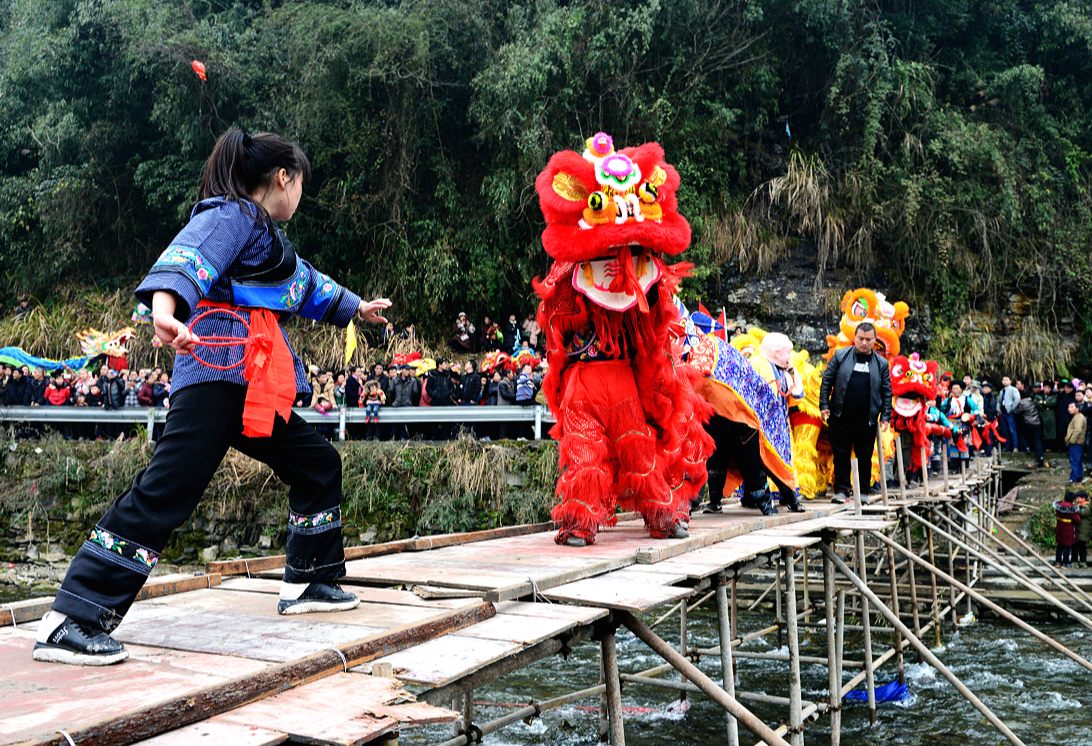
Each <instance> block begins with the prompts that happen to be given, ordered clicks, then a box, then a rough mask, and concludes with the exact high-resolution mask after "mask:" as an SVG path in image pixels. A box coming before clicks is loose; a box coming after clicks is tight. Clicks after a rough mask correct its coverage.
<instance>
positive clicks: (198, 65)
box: [191, 60, 208, 82]
mask: <svg viewBox="0 0 1092 746" xmlns="http://www.w3.org/2000/svg"><path fill="white" fill-rule="evenodd" d="M191 67H192V68H193V71H194V72H195V73H197V77H199V78H201V82H205V81H207V80H208V78H206V77H205V63H204V62H201V61H200V60H194V61H193V64H192V65H191Z"/></svg>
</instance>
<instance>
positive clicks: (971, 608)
mask: <svg viewBox="0 0 1092 746" xmlns="http://www.w3.org/2000/svg"><path fill="white" fill-rule="evenodd" d="M977 458H978V454H975V459H977ZM976 465H977V464H976ZM970 515H971V511H970V510H969V509H967V513H966V519H965V520H964V524H965V525H966V526H967V535H968V536H971V535H972V531H971V520H970ZM973 533H977V531H975V532H973ZM975 540H976V541H979V543H982V542H981V540H979V539H978V537H975ZM975 565H976V567H980V565H978V560H977V559H976V560H975ZM964 570H965V572H964V576H965V577H966V581H967V585H971V583H972V580H973V577H972V572H971V557H970V555H967V562H966V567H965V568H964ZM967 616H968V617H971V618H973V617H974V601H973V600H972V599H971V597H970V596H967Z"/></svg>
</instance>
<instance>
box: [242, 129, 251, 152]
mask: <svg viewBox="0 0 1092 746" xmlns="http://www.w3.org/2000/svg"><path fill="white" fill-rule="evenodd" d="M253 144H254V138H253V137H251V136H250V133H249V132H244V133H243V147H244V148H249V147H250V146H251V145H253Z"/></svg>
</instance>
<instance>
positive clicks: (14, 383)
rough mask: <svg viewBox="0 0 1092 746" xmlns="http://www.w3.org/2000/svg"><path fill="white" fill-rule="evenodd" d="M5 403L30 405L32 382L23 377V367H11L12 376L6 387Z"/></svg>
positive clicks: (18, 405)
mask: <svg viewBox="0 0 1092 746" xmlns="http://www.w3.org/2000/svg"><path fill="white" fill-rule="evenodd" d="M4 404H5V405H7V406H9V407H28V406H30V384H29V383H28V381H27V379H26V378H24V377H23V370H22V368H12V369H11V378H9V379H8V385H7V387H6V388H5V389H4Z"/></svg>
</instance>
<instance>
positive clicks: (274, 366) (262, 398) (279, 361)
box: [190, 300, 296, 438]
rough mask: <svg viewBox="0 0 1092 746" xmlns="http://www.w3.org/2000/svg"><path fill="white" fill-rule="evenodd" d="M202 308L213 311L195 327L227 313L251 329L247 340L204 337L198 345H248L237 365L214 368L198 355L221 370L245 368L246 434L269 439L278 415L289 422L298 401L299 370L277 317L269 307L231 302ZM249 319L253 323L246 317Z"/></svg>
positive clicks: (202, 304)
mask: <svg viewBox="0 0 1092 746" xmlns="http://www.w3.org/2000/svg"><path fill="white" fill-rule="evenodd" d="M197 307H198V308H206V309H209V310H207V311H205V313H202V314H201V315H199V316H198V317H197V318H195V319H194V320H193V323H192V324H191V325H190V326H191V328H192V327H193V326H194V325H195V324H196V323H197V322H198V321H199V320H201V319H202V318H204V317H205V316H206V315H208V314H210V313H216V312H224V313H228V314H231V315H232V316H235V317H236V318H238V319H239V320H240V321H242V322H243V324H244V326H246V327H247V331H248V334H247V336H246V337H245V338H233V337H203V338H201V341H200V342H199V343H198V344H202V345H208V346H219V347H223V346H228V345H238V344H242V345H244V352H243V357H242V359H241V360H240V361H239V362H237V363H235V364H234V365H224V366H221V365H213V364H212V363H209V362H206V361H205V360H202V359H201V358H200V357H198V356H197V355H194V357H195V358H197V360H198V361H199V362H201V363H202V364H204V365H207V366H208V367H210V368H216V369H217V370H230V369H231V368H235V367H238V366H239V365H242V366H243V378H245V379H246V381H247V389H246V402H245V403H244V405H243V435H245V436H247V437H249V438H266V437H269V436H270V435H271V434H272V433H273V423H274V422H275V421H276V418H277V415H280V416H281V417H282V418H283V419H284V420H285V422H287V421H288V418H289V417H290V416H292V402H293V400H294V399H295V398H296V371H295V367H294V366H293V364H292V353H291V352H290V351H289V349H288V343H287V342H285V341H284V335H283V334H282V333H281V328H280V322H279V321H278V320H277V316H276V314H274V313H273V312H272V311H270V310H268V309H266V308H238V307H236V306H232V305H230V304H228V303H215V302H213V301H210V300H202V301H201V302H200V303H198V304H197ZM244 314H245V315H246V316H248V317H249V323H247V321H246V320H245V319H244V316H243V315H244Z"/></svg>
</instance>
